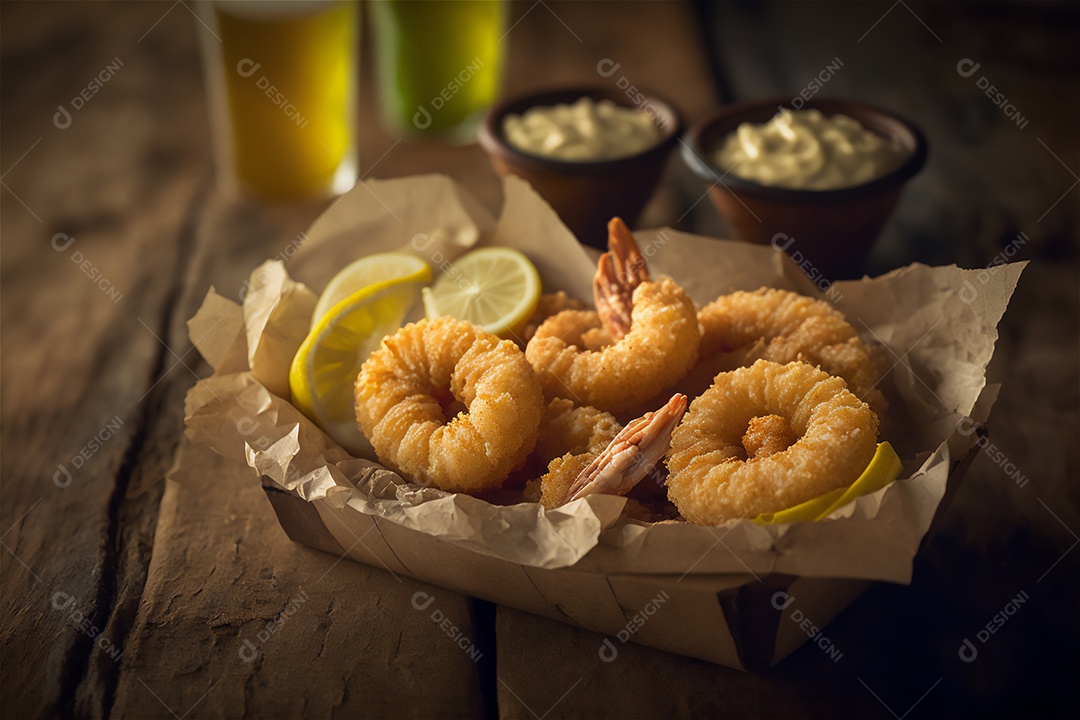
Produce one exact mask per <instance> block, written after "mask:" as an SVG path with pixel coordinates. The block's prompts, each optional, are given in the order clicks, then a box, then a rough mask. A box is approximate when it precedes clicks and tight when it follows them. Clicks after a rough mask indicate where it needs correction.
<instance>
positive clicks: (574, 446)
mask: <svg viewBox="0 0 1080 720" xmlns="http://www.w3.org/2000/svg"><path fill="white" fill-rule="evenodd" d="M620 430H622V425H620V424H619V421H618V420H616V419H615V418H614V417H612V416H611V414H610V413H606V412H604V411H602V410H597V409H596V408H594V407H589V406H587V405H584V406H576V405H574V403H573V402H572V401H570V400H567V399H565V398H555V399H554V400H552V401H551V402H550V403H548V405H547V408H546V410H545V412H544V417H543V419H542V420H541V421H540V436H539V438H538V439H537V440H536V449H535V450H534V451H533V454H534V456H535V457H536V458H537V459H538V460H539V461H540V462H541V463H543V464H545V465H547V464H548V463H549V462H551V461H552V460H554V459H555V458H557V457H559V456H560V455H565V454H567V453H570V454H572V455H580V454H582V453H586V452H589V451H592V452H593V453H594V454H596V453H599V452H600V451H602V450H603V449H604V448H605V447H607V444H608V443H610V442H611V441H612V440H613V439H614V438H615V436H616V435H618V433H619V431H620Z"/></svg>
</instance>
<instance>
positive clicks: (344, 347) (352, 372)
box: [289, 261, 431, 458]
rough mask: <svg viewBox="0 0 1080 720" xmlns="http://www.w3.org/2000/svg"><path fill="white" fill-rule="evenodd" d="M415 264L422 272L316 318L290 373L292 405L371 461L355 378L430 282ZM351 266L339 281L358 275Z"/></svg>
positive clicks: (379, 284)
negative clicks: (357, 404) (359, 414)
mask: <svg viewBox="0 0 1080 720" xmlns="http://www.w3.org/2000/svg"><path fill="white" fill-rule="evenodd" d="M419 262H420V263H421V264H422V265H423V267H422V268H419V269H414V270H412V271H411V272H409V273H408V274H405V275H401V276H398V277H391V278H389V279H383V280H380V281H376V282H373V283H371V284H368V285H366V286H365V287H362V288H360V289H359V290H356V291H355V292H353V293H352V294H350V295H348V296H347V297H345V298H344V299H342V300H340V301H338V302H336V303H334V304H333V305H331V306H330V308H329V309H327V310H326V311H325V312H324V313H323V314H322V316H321V317H318V314H317V313H316V317H317V319H316V320H315V324H314V327H313V328H312V329H311V332H310V333H309V334H308V336H307V338H305V340H304V342H303V344H301V345H300V349H299V350H298V351H297V353H296V356H295V357H294V358H293V361H292V365H291V366H290V368H289V390H290V392H291V393H292V401H293V404H294V405H295V406H296V407H297V408H299V410H300V411H301V412H303V413H304V414H305V415H307V416H308V418H310V419H311V420H312V421H313V422H315V424H317V425H318V426H319V427H321V428H322V429H323V430H324V431H325V432H326V434H328V435H329V436H330V437H332V438H333V439H334V440H336V441H337V442H338V443H339V444H340V445H341V446H342V447H343V448H345V449H346V450H348V451H349V452H350V453H352V454H353V455H357V456H360V457H368V458H373V457H374V451H373V450H372V448H371V445H370V443H368V441H367V438H365V437H364V435H363V433H361V432H360V428H359V426H358V425H357V423H356V412H355V410H354V403H355V398H354V390H353V388H354V386H355V384H356V376H357V375H358V374H359V373H360V366H361V365H363V363H364V361H365V360H367V358H368V356H369V355H371V353H372V352H373V351H374V350H376V349H378V347H379V344H380V343H381V342H382V339H383V338H384V337H385V336H387V335H390V334H392V333H394V332H395V331H396V330H397V329H398V328H399V327H401V324H402V322H403V321H404V320H405V317H406V315H407V314H408V312H409V309H410V308H411V307H412V306H413V305H414V304H415V303H416V300H417V297H418V296H419V294H420V288H421V287H422V286H423V285H424V283H426V282H427V281H428V280H429V279H430V277H431V271H430V269H429V268H428V267H427V265H426V264H424V263H423V261H419ZM354 265H355V264H354ZM352 267H353V266H352V265H350V266H349V267H348V268H346V269H345V270H343V271H342V273H340V274H339V276H338V277H341V276H342V274H344V273H345V272H347V271H349V272H353V273H356V271H355V270H350V268H352ZM357 275H358V273H357ZM337 279H338V278H337V277H335V278H334V281H331V286H333V285H334V284H335V282H336V281H337ZM340 287H343V285H340V284H339V287H338V288H337V289H338V290H339V289H340ZM330 289H331V288H329V287H328V288H327V290H328V291H329V290H330ZM325 294H326V293H324V296H325ZM321 302H322V300H321V299H320V303H321Z"/></svg>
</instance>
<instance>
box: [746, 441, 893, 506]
mask: <svg viewBox="0 0 1080 720" xmlns="http://www.w3.org/2000/svg"><path fill="white" fill-rule="evenodd" d="M903 467H904V466H903V463H902V462H901V461H900V456H899V455H897V454H896V451H895V450H893V447H892V445H890V444H889V443H887V442H883V443H878V446H877V451H876V452H875V453H874V457H873V458H871V460H870V464H869V465H867V466H866V469H865V470H863V472H862V474H861V475H860V476H859V477H858V478H856V480H855V482H853V483H851V485H849V486H848V487H842V488H837V489H836V490H832V491H830V492H827V493H825V494H824V495H819V496H818V497H816V498H813V499H812V500H807V501H806V502H804V503H800V504H799V505H796V506H794V507H790V508H788V509H786V510H781V511H779V512H775V513H765V514H763V515H758V516H757V517H756V518H754V522H756V523H764V524H770V523H771V524H776V525H780V524H783V523H792V522H808V521H811V520H822V519H824V518H826V517H828V516H829V515H831V514H832V513H833V511H834V510H837V509H839V508H842V507H843V506H845V505H847V504H848V503H849V502H852V501H853V500H854V499H855V498H857V497H859V496H861V495H869V494H870V493H872V492H877V491H878V490H880V489H881V488H883V487H885V486H886V485H888V484H889V483H891V482H892V481H893V480H896V478H897V477H899V476H900V471H901V470H903Z"/></svg>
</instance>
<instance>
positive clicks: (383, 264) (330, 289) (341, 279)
mask: <svg viewBox="0 0 1080 720" xmlns="http://www.w3.org/2000/svg"><path fill="white" fill-rule="evenodd" d="M387 280H408V281H415V282H423V283H428V282H431V268H429V267H428V264H427V263H426V262H424V261H423V260H421V259H420V258H418V257H416V256H415V255H410V254H408V253H399V252H389V253H377V254H375V255H368V256H367V257H362V258H360V259H359V260H357V261H356V262H353V263H349V264H348V265H346V266H345V267H344V268H343V269H342V270H341V271H340V272H338V274H337V275H335V276H334V277H333V278H332V279H331V280H330V282H329V283H327V285H326V289H325V290H323V294H322V295H320V296H319V302H318V303H317V304H316V305H315V312H314V313H312V315H311V324H312V326H314V325H315V324H316V323H317V322H319V320H321V319H322V318H323V316H324V315H326V313H327V312H329V310H330V308H332V307H334V306H335V305H337V304H338V303H339V302H341V301H342V300H344V299H345V298H347V297H349V296H350V295H352V294H353V293H355V292H357V291H359V290H363V289H364V288H367V287H368V286H370V285H374V284H376V283H380V282H385V281H387Z"/></svg>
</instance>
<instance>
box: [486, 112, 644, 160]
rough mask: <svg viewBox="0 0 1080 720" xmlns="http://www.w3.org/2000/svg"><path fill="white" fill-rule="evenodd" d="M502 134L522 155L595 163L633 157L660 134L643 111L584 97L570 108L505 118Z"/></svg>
mask: <svg viewBox="0 0 1080 720" xmlns="http://www.w3.org/2000/svg"><path fill="white" fill-rule="evenodd" d="M503 134H504V135H505V136H506V142H507V143H508V144H509V145H511V146H512V147H514V148H516V149H518V150H521V151H522V152H527V153H530V154H533V155H539V156H541V157H546V158H552V159H555V160H567V161H570V162H597V161H601V160H614V159H616V158H622V157H629V156H631V155H637V154H638V153H640V152H642V151H644V150H647V149H649V148H650V147H652V146H653V145H656V143H657V142H659V140H660V134H661V133H660V129H659V128H658V127H657V126H656V123H655V122H653V119H652V118H651V117H649V116H648V115H647V114H646V113H644V112H643V111H641V110H635V109H633V108H625V107H621V106H619V105H616V104H615V103H613V102H611V101H610V100H600V101H599V102H596V101H594V100H592V99H591V98H587V97H583V98H581V99H580V100H578V101H577V102H575V103H573V104H572V105H553V106H547V107H543V106H537V107H532V108H529V109H528V110H526V111H525V112H524V113H522V114H521V115H513V114H511V115H507V116H506V117H505V119H504V120H503Z"/></svg>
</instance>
